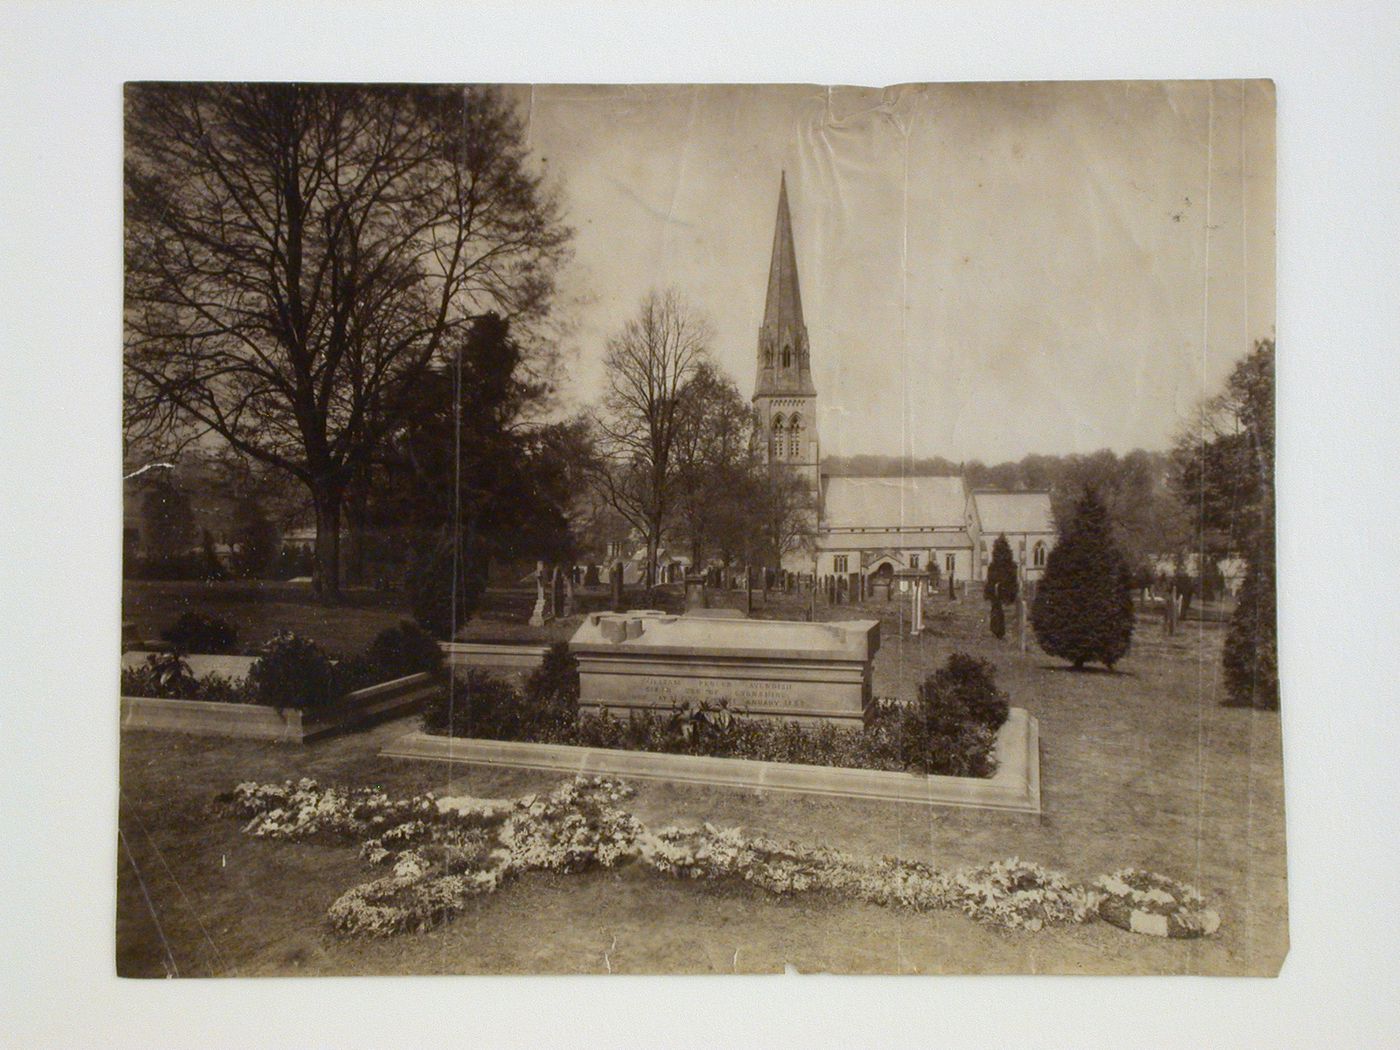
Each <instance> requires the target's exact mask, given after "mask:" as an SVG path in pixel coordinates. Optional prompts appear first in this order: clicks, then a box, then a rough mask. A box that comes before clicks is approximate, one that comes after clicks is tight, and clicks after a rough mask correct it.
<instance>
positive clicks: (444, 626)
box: [407, 529, 487, 640]
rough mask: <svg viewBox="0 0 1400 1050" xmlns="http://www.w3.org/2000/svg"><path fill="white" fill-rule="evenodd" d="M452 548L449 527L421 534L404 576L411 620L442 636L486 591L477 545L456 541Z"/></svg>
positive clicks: (465, 617) (482, 559) (450, 632)
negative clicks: (410, 608) (405, 577)
mask: <svg viewBox="0 0 1400 1050" xmlns="http://www.w3.org/2000/svg"><path fill="white" fill-rule="evenodd" d="M453 548H454V541H453V536H452V534H451V530H448V529H437V530H431V531H427V532H424V533H423V534H421V535H420V537H419V541H418V545H417V550H416V551H415V552H414V556H413V563H412V565H411V566H410V567H409V572H408V580H407V583H408V595H409V601H410V603H411V607H412V609H413V618H414V620H416V621H417V622H418V625H419V626H420V627H422V628H423V630H425V631H427V632H428V634H430V635H432V636H433V637H434V638H441V639H444V640H448V639H451V638H452V636H453V635H454V634H455V633H456V631H457V629H458V628H459V627H461V626H462V624H464V623H466V622H467V620H469V619H470V618H471V614H472V613H473V612H474V611H475V610H476V607H477V605H478V604H479V603H480V601H481V596H482V594H484V593H485V591H486V568H487V566H486V556H485V552H484V551H482V549H481V547H480V545H478V544H474V543H471V542H470V541H465V542H462V541H459V542H457V544H456V550H455V551H454V549H453Z"/></svg>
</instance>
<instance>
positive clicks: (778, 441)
mask: <svg viewBox="0 0 1400 1050" xmlns="http://www.w3.org/2000/svg"><path fill="white" fill-rule="evenodd" d="M783 447H784V446H783V417H782V416H774V417H773V446H772V451H771V453H770V455H771V456H772V458H774V459H778V458H779V457H781V456H782V454H783Z"/></svg>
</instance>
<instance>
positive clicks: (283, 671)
mask: <svg viewBox="0 0 1400 1050" xmlns="http://www.w3.org/2000/svg"><path fill="white" fill-rule="evenodd" d="M344 674H345V672H342V675H344ZM341 681H342V677H341V676H338V675H337V674H336V670H335V668H334V667H333V666H332V664H331V660H330V657H329V656H327V655H326V651H325V650H324V649H322V648H321V647H320V646H319V645H317V644H316V643H315V642H313V641H310V640H309V639H306V638H300V637H298V636H297V635H295V634H293V633H292V632H290V631H279V632H278V633H277V635H276V636H275V637H273V639H272V640H271V641H270V642H268V643H267V645H266V646H264V647H263V650H262V655H261V656H259V657H258V659H257V660H255V661H254V662H253V666H252V667H250V668H249V669H248V685H249V687H250V688H251V691H252V693H253V695H254V696H255V697H256V699H257V702H258V703H260V704H267V705H268V706H270V707H276V708H286V707H298V708H303V709H305V708H308V707H316V706H319V705H321V704H326V703H329V702H330V701H332V700H334V699H335V698H336V697H337V696H339V695H340V685H341Z"/></svg>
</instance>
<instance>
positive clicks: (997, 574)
mask: <svg viewBox="0 0 1400 1050" xmlns="http://www.w3.org/2000/svg"><path fill="white" fill-rule="evenodd" d="M1016 593H1017V580H1016V562H1015V560H1014V559H1013V558H1012V557H1011V544H1009V543H1007V542H1006V537H1005V536H1004V535H1002V536H998V537H997V538H996V542H995V543H993V544H992V560H991V563H990V564H989V565H988V566H987V582H986V583H985V584H984V585H983V587H982V594H983V596H984V597H986V598H988V599H992V600H997V599H999V600H1001V601H1003V602H1014V601H1015V600H1016ZM997 637H998V638H1000V637H1001V635H997Z"/></svg>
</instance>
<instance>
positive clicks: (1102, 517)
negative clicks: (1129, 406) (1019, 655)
mask: <svg viewBox="0 0 1400 1050" xmlns="http://www.w3.org/2000/svg"><path fill="white" fill-rule="evenodd" d="M1031 626H1032V627H1033V628H1034V629H1035V637H1036V641H1037V642H1039V643H1040V647H1041V648H1042V649H1044V650H1045V651H1046V652H1047V653H1049V654H1050V655H1051V656H1058V657H1061V658H1063V659H1065V660H1068V661H1069V662H1070V663H1072V664H1073V665H1074V666H1075V667H1076V668H1081V667H1083V666H1084V665H1085V664H1086V663H1089V662H1090V661H1091V660H1092V661H1096V662H1099V663H1102V664H1104V665H1106V666H1107V667H1110V668H1111V667H1112V666H1113V665H1114V664H1115V663H1117V662H1118V661H1119V660H1121V659H1122V658H1123V656H1124V655H1125V654H1126V653H1127V652H1128V647H1129V645H1130V644H1131V643H1132V637H1133V594H1132V574H1131V573H1130V571H1129V568H1128V563H1127V561H1126V559H1125V558H1124V557H1123V553H1122V552H1121V551H1120V550H1119V549H1118V546H1117V544H1115V543H1114V541H1113V535H1112V526H1111V523H1110V522H1109V520H1108V510H1107V508H1106V507H1105V506H1104V504H1103V501H1102V500H1101V499H1100V498H1099V497H1098V495H1097V494H1096V493H1095V492H1094V491H1093V490H1092V489H1086V490H1085V492H1084V494H1083V496H1081V497H1080V499H1079V502H1078V503H1077V504H1076V506H1075V509H1074V515H1073V517H1072V518H1071V520H1070V522H1069V524H1068V525H1067V526H1066V527H1065V528H1064V530H1063V532H1062V534H1061V536H1060V542H1059V543H1058V544H1056V546H1055V549H1054V550H1053V551H1051V552H1050V557H1049V559H1048V560H1047V561H1046V565H1045V577H1044V578H1043V579H1042V580H1041V581H1040V584H1039V586H1038V587H1037V588H1036V594H1035V603H1034V605H1033V606H1032V607H1031Z"/></svg>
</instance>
